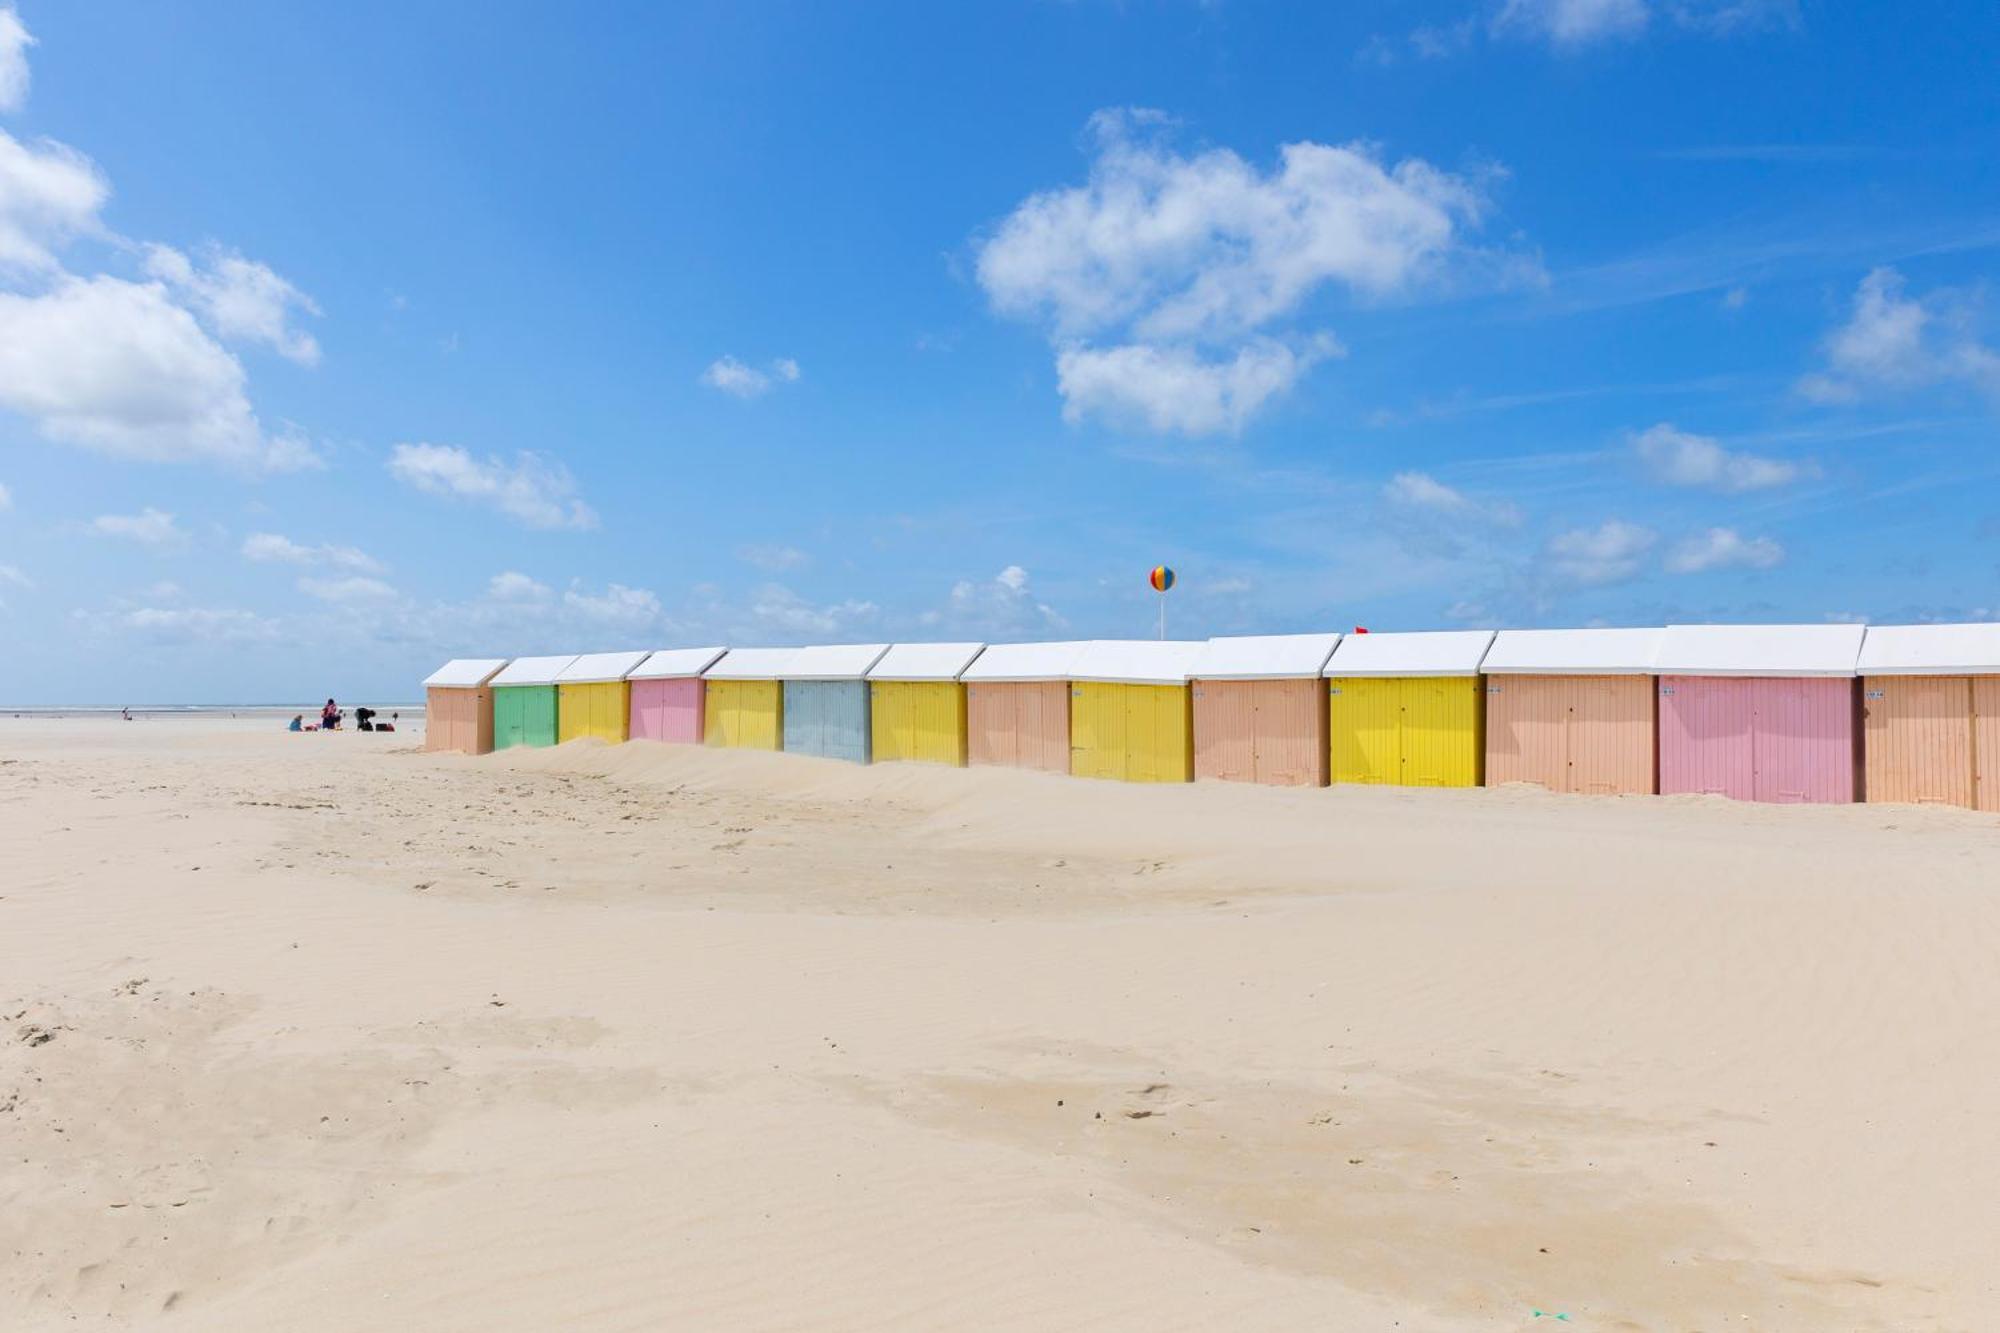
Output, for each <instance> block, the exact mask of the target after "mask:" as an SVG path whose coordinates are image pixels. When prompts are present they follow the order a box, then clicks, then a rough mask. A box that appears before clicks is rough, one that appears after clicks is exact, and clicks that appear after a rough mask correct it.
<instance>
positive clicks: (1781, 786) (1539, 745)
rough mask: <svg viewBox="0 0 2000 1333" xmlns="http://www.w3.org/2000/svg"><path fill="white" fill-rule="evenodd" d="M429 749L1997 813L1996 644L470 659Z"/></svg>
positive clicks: (435, 713)
mask: <svg viewBox="0 0 2000 1333" xmlns="http://www.w3.org/2000/svg"><path fill="white" fill-rule="evenodd" d="M424 684H425V686H426V687H427V690H428V697H427V706H428V730H427V741H426V744H427V747H428V748H430V749H433V750H455V751H462V752H465V753H468V754H484V753H487V752H488V751H491V750H497V749H506V748H509V747H512V746H520V745H528V746H539V745H556V744H560V743H562V742H564V741H568V740H572V739H575V738H578V737H585V736H594V737H598V738H601V739H603V740H605V741H610V742H613V743H619V742H624V741H628V740H631V741H640V740H650V741H664V742H674V743H680V744H687V745H712V746H726V747H737V748H746V749H760V750H784V751H788V752H792V753H799V754H811V755H821V756H826V757H830V758H837V759H847V760H852V761H854V762H856V763H864V764H865V763H871V762H873V763H882V762H889V761H916V762H928V763H938V764H952V765H966V764H971V765H1003V766H1009V767H1016V768H1029V769H1040V770H1044V771H1048V772H1056V773H1069V774H1073V775H1075V776H1078V777H1099V778H1120V779H1125V780H1128V781H1134V782H1189V781H1194V780H1197V779H1201V780H1208V779H1219V780H1224V781H1241V782H1261V783H1270V784H1277V785H1289V786H1323V785H1326V784H1328V783H1378V784H1387V785H1399V786H1412V787H1472V786H1479V785H1482V784H1483V785H1488V786H1497V785H1499V784H1502V783H1508V782H1528V783H1535V784H1539V785H1541V786H1543V787H1547V788H1549V789H1551V790H1554V791H1562V792H1576V793H1600V794H1650V793H1663V794H1676V793H1713V794H1718V795H1722V796H1730V797H1735V798H1737V799H1741V800H1753V801H1779V802H1850V801H1857V800H1863V799H1866V800H1869V801H1921V802H1938V803H1944V804H1949V805H1959V806H1966V807H1970V808H1975V809H1980V810H1989V811H1996V812H2000V624H1980V625H1910V626H1886V627H1863V626H1860V625H1673V626H1669V627H1666V628H1664V629H1561V630H1501V631H1498V632H1494V631H1491V630H1447V631H1436V632H1425V633H1378V634H1370V633H1366V632H1360V633H1355V634H1348V635H1340V634H1293V635H1275V636H1256V637H1235V638H1217V639H1209V640H1206V641H1201V642H1185V641H1182V642H1175V641H1164V642H1156V641H1152V640H1090V641H1080V642H1062V643H1012V644H990V645H988V644H978V643H899V644H880V643H875V644H838V645H823V646H815V647H805V648H729V649H724V648H670V649H666V650H664V651H660V652H652V653H647V652H626V653H588V654H584V655H582V656H560V657H524V658H518V659H514V660H511V661H510V660H506V659H460V660H456V661H453V662H449V663H447V664H446V665H445V666H444V667H442V668H441V669H439V670H438V671H437V672H436V673H434V674H433V675H432V676H431V677H430V678H429V679H428V680H426V681H425V682H424Z"/></svg>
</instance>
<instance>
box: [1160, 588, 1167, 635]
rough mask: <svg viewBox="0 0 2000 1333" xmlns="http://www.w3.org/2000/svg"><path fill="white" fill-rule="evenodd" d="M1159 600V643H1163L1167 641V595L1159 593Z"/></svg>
mask: <svg viewBox="0 0 2000 1333" xmlns="http://www.w3.org/2000/svg"><path fill="white" fill-rule="evenodd" d="M1159 598H1160V642H1161V643H1165V642H1166V641H1167V595H1166V594H1165V593H1160V594H1159Z"/></svg>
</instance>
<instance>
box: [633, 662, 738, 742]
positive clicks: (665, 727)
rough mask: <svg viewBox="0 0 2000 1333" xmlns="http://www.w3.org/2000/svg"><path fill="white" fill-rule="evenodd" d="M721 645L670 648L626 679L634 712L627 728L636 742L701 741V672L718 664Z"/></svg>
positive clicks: (703, 691)
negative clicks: (714, 646) (630, 691)
mask: <svg viewBox="0 0 2000 1333" xmlns="http://www.w3.org/2000/svg"><path fill="white" fill-rule="evenodd" d="M723 652H724V650H723V649H721V648H666V649H662V650H661V651H659V652H657V653H653V654H651V655H649V656H648V657H647V658H646V660H645V661H643V662H641V663H640V664H639V665H638V666H637V667H636V668H634V669H633V671H632V674H631V675H629V676H627V677H626V678H625V679H626V680H627V681H628V682H630V684H631V687H632V712H631V714H630V717H629V718H628V720H627V722H626V727H625V731H626V734H627V735H628V736H630V737H631V738H632V739H633V740H635V741H672V742H677V743H679V744H682V745H699V744H701V728H702V702H703V699H704V696H705V693H706V691H705V688H704V686H703V682H702V678H701V673H702V672H704V671H706V670H708V669H709V668H710V667H712V666H714V665H715V660H716V659H717V658H718V657H721V656H722V654H723Z"/></svg>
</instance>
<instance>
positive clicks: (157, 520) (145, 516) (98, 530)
mask: <svg viewBox="0 0 2000 1333" xmlns="http://www.w3.org/2000/svg"><path fill="white" fill-rule="evenodd" d="M88 527H89V530H90V531H91V532H93V533H95V534H96V535H98V536H99V537H122V538H125V539H126V540H128V541H135V542H143V543H145V544H146V545H148V546H166V545H169V544H171V543H174V542H179V541H182V540H184V539H185V538H186V536H187V534H186V533H184V532H182V531H181V530H180V528H179V526H178V525H176V524H175V522H174V516H173V515H172V514H169V513H167V512H165V511H164V510H160V509H152V508H147V509H142V510H140V511H139V512H138V513H136V514H100V515H98V516H97V517H96V518H94V519H92V520H90V523H89V525H88Z"/></svg>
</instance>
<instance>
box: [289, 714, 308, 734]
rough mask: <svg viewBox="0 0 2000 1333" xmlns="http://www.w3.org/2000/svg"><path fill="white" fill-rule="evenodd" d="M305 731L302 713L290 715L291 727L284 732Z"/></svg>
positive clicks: (304, 717) (304, 718) (304, 720)
mask: <svg viewBox="0 0 2000 1333" xmlns="http://www.w3.org/2000/svg"><path fill="white" fill-rule="evenodd" d="M305 729H306V715H305V714H304V713H294V714H292V725H290V726H289V727H286V728H285V730H286V731H304V730H305Z"/></svg>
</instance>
